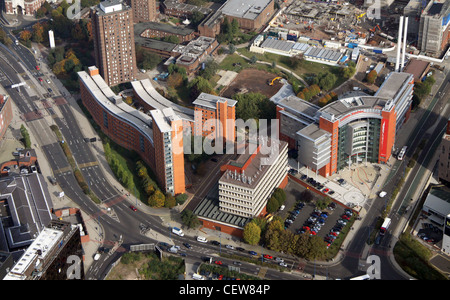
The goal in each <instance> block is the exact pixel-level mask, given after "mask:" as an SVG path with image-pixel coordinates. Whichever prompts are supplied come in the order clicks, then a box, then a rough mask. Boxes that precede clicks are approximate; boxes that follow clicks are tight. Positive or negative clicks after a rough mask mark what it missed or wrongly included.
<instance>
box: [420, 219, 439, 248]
mask: <svg viewBox="0 0 450 300" xmlns="http://www.w3.org/2000/svg"><path fill="white" fill-rule="evenodd" d="M442 235H443V232H442V229H441V228H439V227H437V226H436V225H433V224H431V223H422V228H421V229H419V231H418V232H417V237H419V238H420V239H422V240H423V241H424V242H427V243H429V244H436V243H439V242H440V241H441V240H442Z"/></svg>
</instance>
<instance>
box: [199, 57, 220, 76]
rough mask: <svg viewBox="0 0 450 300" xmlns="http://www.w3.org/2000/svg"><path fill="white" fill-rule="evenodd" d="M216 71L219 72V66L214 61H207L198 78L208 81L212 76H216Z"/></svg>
mask: <svg viewBox="0 0 450 300" xmlns="http://www.w3.org/2000/svg"><path fill="white" fill-rule="evenodd" d="M217 70H219V65H218V64H217V63H216V62H215V61H213V60H210V61H207V62H206V63H205V68H204V69H203V70H201V72H200V76H202V77H203V78H205V79H207V80H210V79H211V78H213V76H214V75H216V72H217Z"/></svg>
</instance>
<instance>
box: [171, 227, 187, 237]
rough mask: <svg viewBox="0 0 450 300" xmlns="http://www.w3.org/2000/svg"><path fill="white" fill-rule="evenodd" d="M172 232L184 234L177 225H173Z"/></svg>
mask: <svg viewBox="0 0 450 300" xmlns="http://www.w3.org/2000/svg"><path fill="white" fill-rule="evenodd" d="M172 233H175V234H176V235H179V236H184V232H183V230H181V229H180V228H177V227H172Z"/></svg>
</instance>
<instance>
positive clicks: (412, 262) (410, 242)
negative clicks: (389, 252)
mask: <svg viewBox="0 0 450 300" xmlns="http://www.w3.org/2000/svg"><path fill="white" fill-rule="evenodd" d="M394 255H395V260H396V261H397V263H398V264H399V265H400V266H401V267H402V269H403V270H404V271H406V272H407V273H408V274H410V275H411V276H413V277H414V278H416V279H418V280H446V279H447V278H446V277H445V276H444V275H443V274H441V273H440V272H439V271H438V270H436V269H435V268H434V267H433V266H432V265H430V264H429V263H428V261H429V259H430V258H431V256H432V252H431V250H429V249H428V248H427V247H425V246H424V245H422V244H421V243H420V242H419V241H416V240H415V239H414V238H412V237H411V235H410V234H402V236H401V237H400V239H399V241H398V242H397V243H396V244H395V247H394Z"/></svg>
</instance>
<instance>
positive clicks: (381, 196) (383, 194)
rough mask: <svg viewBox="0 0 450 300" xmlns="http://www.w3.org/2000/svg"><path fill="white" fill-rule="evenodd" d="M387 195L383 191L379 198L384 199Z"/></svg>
mask: <svg viewBox="0 0 450 300" xmlns="http://www.w3.org/2000/svg"><path fill="white" fill-rule="evenodd" d="M386 194H387V193H386V192H385V191H381V192H380V195H379V196H380V198H383V197H384V196H386Z"/></svg>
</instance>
